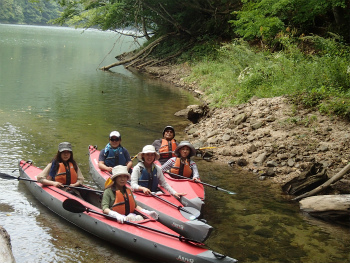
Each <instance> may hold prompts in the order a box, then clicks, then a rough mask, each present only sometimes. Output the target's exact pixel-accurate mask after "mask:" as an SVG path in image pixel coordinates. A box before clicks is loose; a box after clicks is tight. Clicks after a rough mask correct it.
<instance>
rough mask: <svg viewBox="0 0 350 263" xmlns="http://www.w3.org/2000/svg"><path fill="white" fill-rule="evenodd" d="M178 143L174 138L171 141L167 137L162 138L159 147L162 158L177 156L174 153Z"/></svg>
mask: <svg viewBox="0 0 350 263" xmlns="http://www.w3.org/2000/svg"><path fill="white" fill-rule="evenodd" d="M176 147H177V145H176V141H175V140H174V139H172V140H171V141H168V140H166V139H162V144H161V145H160V148H159V154H160V158H161V159H170V158H171V157H175V154H174V153H172V152H173V151H175V149H176Z"/></svg>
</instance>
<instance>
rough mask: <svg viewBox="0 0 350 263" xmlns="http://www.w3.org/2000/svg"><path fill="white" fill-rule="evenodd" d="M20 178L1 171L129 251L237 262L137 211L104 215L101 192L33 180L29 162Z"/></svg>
mask: <svg viewBox="0 0 350 263" xmlns="http://www.w3.org/2000/svg"><path fill="white" fill-rule="evenodd" d="M19 171H20V177H14V176H11V175H6V174H1V178H5V179H17V180H23V181H24V182H25V184H26V186H27V187H28V189H29V190H30V191H31V192H32V194H33V195H34V196H35V197H36V198H37V199H38V200H39V201H40V202H41V203H42V204H43V205H44V206H46V207H48V208H49V209H50V210H52V211H53V212H55V213H56V214H58V215H59V216H61V217H62V218H64V219H66V220H67V221H69V222H71V223H73V224H75V225H76V226H78V227H80V228H82V229H84V230H86V231H88V232H90V233H92V234H94V235H96V236H98V237H100V238H102V239H104V240H107V241H110V242H111V243H113V244H116V245H118V246H120V247H124V248H125V249H128V250H130V251H131V253H140V254H141V255H144V256H146V257H148V258H150V259H153V260H156V261H159V262H174V263H178V262H213V263H220V262H223V263H224V262H230V263H233V262H236V260H235V259H233V258H230V257H228V256H225V255H222V254H219V253H216V252H213V251H211V250H208V249H207V248H204V246H203V244H202V243H199V242H197V241H195V240H191V239H188V238H185V237H182V236H180V235H178V234H177V233H176V232H174V231H172V230H171V229H169V228H168V227H166V226H164V225H163V224H161V223H160V222H158V221H156V220H154V219H152V218H149V217H148V216H147V215H144V214H142V213H139V214H140V215H141V216H143V218H144V220H142V221H139V222H138V223H135V222H126V223H124V224H121V223H118V222H117V221H116V220H115V219H114V218H112V217H110V216H108V215H106V214H103V212H102V209H101V208H100V205H101V191H98V190H94V189H91V188H88V187H84V186H83V187H74V188H75V189H77V190H78V191H79V193H80V194H81V197H83V199H81V198H80V197H77V196H75V195H73V194H71V193H69V192H66V191H64V190H62V189H60V188H57V187H53V186H43V185H42V184H40V183H38V182H37V181H36V176H37V175H38V174H39V173H40V172H41V171H42V170H41V169H39V168H37V167H35V166H33V165H32V164H31V162H25V161H20V162H19Z"/></svg>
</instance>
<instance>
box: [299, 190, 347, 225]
mask: <svg viewBox="0 0 350 263" xmlns="http://www.w3.org/2000/svg"><path fill="white" fill-rule="evenodd" d="M299 204H300V209H301V210H302V211H304V212H306V213H308V214H310V215H311V216H314V217H317V218H321V219H323V220H327V221H331V222H334V223H341V224H344V225H350V195H349V194H347V195H318V196H311V197H307V198H305V199H303V200H301V201H300V202H299Z"/></svg>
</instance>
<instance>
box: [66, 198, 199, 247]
mask: <svg viewBox="0 0 350 263" xmlns="http://www.w3.org/2000/svg"><path fill="white" fill-rule="evenodd" d="M62 205H63V208H64V209H66V210H67V211H70V212H72V213H83V212H88V213H89V212H91V213H95V214H98V215H101V216H104V217H106V218H108V219H111V220H113V221H116V220H117V219H116V218H114V217H112V216H110V215H107V214H104V213H100V212H97V211H95V210H93V209H90V208H88V207H86V206H84V205H83V204H82V203H80V202H79V201H78V200H75V199H70V198H67V199H66V200H64V202H63V204H62ZM124 224H127V225H132V226H136V227H139V228H144V229H147V230H151V231H154V232H157V233H161V234H164V235H167V236H171V237H176V238H178V239H179V240H180V241H187V242H193V243H195V244H197V245H204V244H203V243H201V242H199V241H196V240H193V239H189V238H186V237H183V236H180V235H179V236H178V235H174V234H171V233H168V232H164V231H162V230H158V229H155V228H152V227H148V226H144V225H141V224H138V223H133V222H130V221H124Z"/></svg>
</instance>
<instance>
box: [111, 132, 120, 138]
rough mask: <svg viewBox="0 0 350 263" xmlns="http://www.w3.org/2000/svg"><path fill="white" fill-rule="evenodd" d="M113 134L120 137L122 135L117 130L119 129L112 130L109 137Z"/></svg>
mask: <svg viewBox="0 0 350 263" xmlns="http://www.w3.org/2000/svg"><path fill="white" fill-rule="evenodd" d="M113 136H115V137H118V138H120V137H121V136H120V133H119V132H117V131H112V132H111V133H110V134H109V138H112V137H113Z"/></svg>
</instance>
